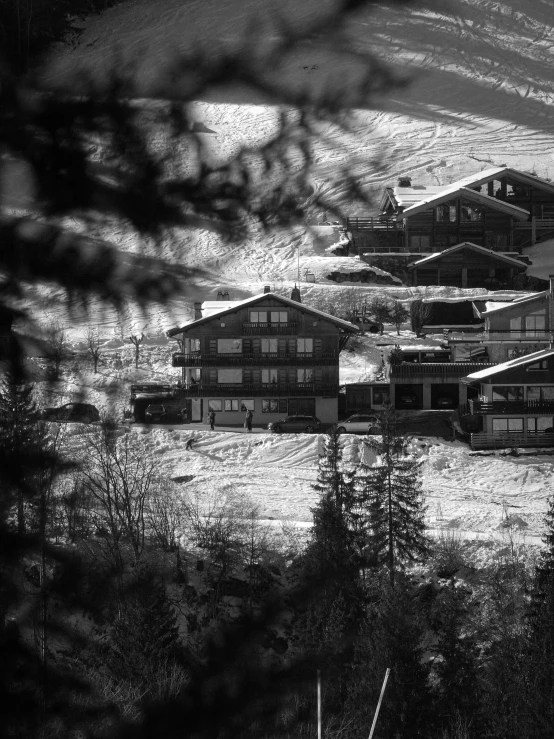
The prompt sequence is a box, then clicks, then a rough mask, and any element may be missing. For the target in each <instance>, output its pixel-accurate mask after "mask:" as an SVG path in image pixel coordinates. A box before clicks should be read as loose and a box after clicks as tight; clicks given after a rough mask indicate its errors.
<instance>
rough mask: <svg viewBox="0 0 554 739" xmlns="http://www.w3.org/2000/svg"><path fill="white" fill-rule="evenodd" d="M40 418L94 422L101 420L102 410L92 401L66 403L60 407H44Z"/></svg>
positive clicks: (42, 419) (62, 421)
mask: <svg viewBox="0 0 554 739" xmlns="http://www.w3.org/2000/svg"><path fill="white" fill-rule="evenodd" d="M39 418H40V419H41V421H58V422H60V423H93V422H94V421H99V420H100V412H99V410H98V408H96V406H94V405H92V404H91V403H66V404H65V405H62V406H60V407H59V408H43V410H42V411H40V413H39Z"/></svg>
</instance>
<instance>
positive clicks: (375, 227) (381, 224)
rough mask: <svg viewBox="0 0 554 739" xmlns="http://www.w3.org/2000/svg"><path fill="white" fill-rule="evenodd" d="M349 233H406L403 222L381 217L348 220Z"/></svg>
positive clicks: (347, 228)
mask: <svg viewBox="0 0 554 739" xmlns="http://www.w3.org/2000/svg"><path fill="white" fill-rule="evenodd" d="M346 230H347V231H389V232H390V231H404V223H403V221H397V220H396V219H395V218H383V217H381V216H377V217H370V218H347V219H346Z"/></svg>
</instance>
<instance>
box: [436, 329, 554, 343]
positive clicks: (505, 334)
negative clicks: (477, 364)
mask: <svg viewBox="0 0 554 739" xmlns="http://www.w3.org/2000/svg"><path fill="white" fill-rule="evenodd" d="M427 328H429V327H427ZM550 336H551V332H550V331H484V330H483V329H480V330H477V331H471V330H466V331H449V332H448V336H447V338H448V341H454V342H457V341H479V342H482V341H529V342H534V343H546V342H548V341H550Z"/></svg>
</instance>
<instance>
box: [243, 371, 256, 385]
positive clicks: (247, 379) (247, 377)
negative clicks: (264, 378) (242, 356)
mask: <svg viewBox="0 0 554 739" xmlns="http://www.w3.org/2000/svg"><path fill="white" fill-rule="evenodd" d="M258 371H259V370H254V372H258ZM252 374H253V371H252V370H250V369H245V370H244V372H243V373H242V381H243V383H244V384H245V385H251V384H252Z"/></svg>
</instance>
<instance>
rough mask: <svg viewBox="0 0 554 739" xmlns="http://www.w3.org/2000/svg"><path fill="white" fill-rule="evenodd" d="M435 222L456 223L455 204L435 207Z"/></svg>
mask: <svg viewBox="0 0 554 739" xmlns="http://www.w3.org/2000/svg"><path fill="white" fill-rule="evenodd" d="M437 221H438V222H439V223H456V203H442V204H441V205H437Z"/></svg>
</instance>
